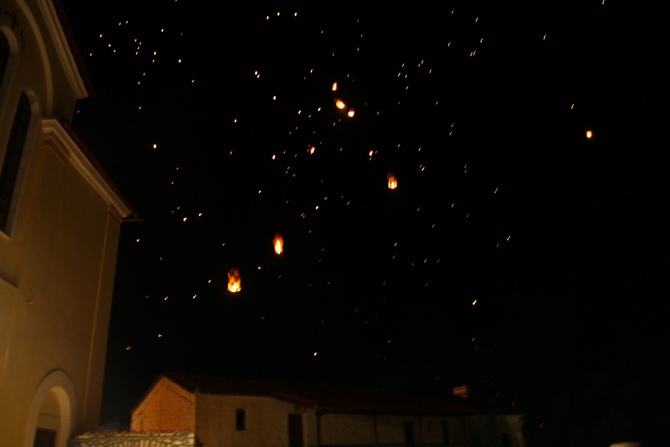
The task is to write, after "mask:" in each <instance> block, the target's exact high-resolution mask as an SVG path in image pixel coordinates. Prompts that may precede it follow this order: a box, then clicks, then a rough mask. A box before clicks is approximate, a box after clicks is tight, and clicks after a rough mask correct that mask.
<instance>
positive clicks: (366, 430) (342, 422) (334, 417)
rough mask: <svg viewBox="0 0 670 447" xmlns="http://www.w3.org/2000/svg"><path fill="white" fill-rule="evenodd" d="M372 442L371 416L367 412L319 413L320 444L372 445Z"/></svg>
mask: <svg viewBox="0 0 670 447" xmlns="http://www.w3.org/2000/svg"><path fill="white" fill-rule="evenodd" d="M374 443H375V433H374V424H373V417H372V416H369V415H367V414H324V415H321V445H364V444H368V445H374ZM312 445H313V444H312Z"/></svg>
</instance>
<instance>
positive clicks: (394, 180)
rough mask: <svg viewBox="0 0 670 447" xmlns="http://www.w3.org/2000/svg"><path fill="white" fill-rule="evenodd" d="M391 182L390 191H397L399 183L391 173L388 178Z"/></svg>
mask: <svg viewBox="0 0 670 447" xmlns="http://www.w3.org/2000/svg"><path fill="white" fill-rule="evenodd" d="M386 178H387V179H388V181H389V189H395V188H396V186H398V182H397V180H396V179H395V176H394V175H393V174H391V173H390V172H389V175H387V176H386Z"/></svg>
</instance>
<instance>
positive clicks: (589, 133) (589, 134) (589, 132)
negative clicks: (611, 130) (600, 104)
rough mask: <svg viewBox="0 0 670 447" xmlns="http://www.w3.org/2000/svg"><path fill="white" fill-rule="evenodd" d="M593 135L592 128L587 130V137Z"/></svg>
mask: <svg viewBox="0 0 670 447" xmlns="http://www.w3.org/2000/svg"><path fill="white" fill-rule="evenodd" d="M592 136H593V132H591V131H590V130H587V131H586V138H591V137H592Z"/></svg>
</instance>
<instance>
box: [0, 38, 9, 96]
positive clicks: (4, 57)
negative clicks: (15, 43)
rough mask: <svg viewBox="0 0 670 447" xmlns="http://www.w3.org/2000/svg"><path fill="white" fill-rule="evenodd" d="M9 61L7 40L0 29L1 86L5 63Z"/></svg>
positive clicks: (5, 67) (5, 69) (5, 68)
mask: <svg viewBox="0 0 670 447" xmlns="http://www.w3.org/2000/svg"><path fill="white" fill-rule="evenodd" d="M8 63H9V42H7V36H5V33H3V32H2V31H0V87H2V83H3V80H4V79H5V72H6V71H7V64H8Z"/></svg>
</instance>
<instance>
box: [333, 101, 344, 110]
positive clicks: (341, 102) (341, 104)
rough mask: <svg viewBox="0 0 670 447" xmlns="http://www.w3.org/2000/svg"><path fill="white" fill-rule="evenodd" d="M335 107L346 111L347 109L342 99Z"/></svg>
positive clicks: (336, 102)
mask: <svg viewBox="0 0 670 447" xmlns="http://www.w3.org/2000/svg"><path fill="white" fill-rule="evenodd" d="M335 105H336V106H337V108H338V109H344V108H345V107H346V104H345V103H344V101H342V100H341V99H338V100H336V101H335Z"/></svg>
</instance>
